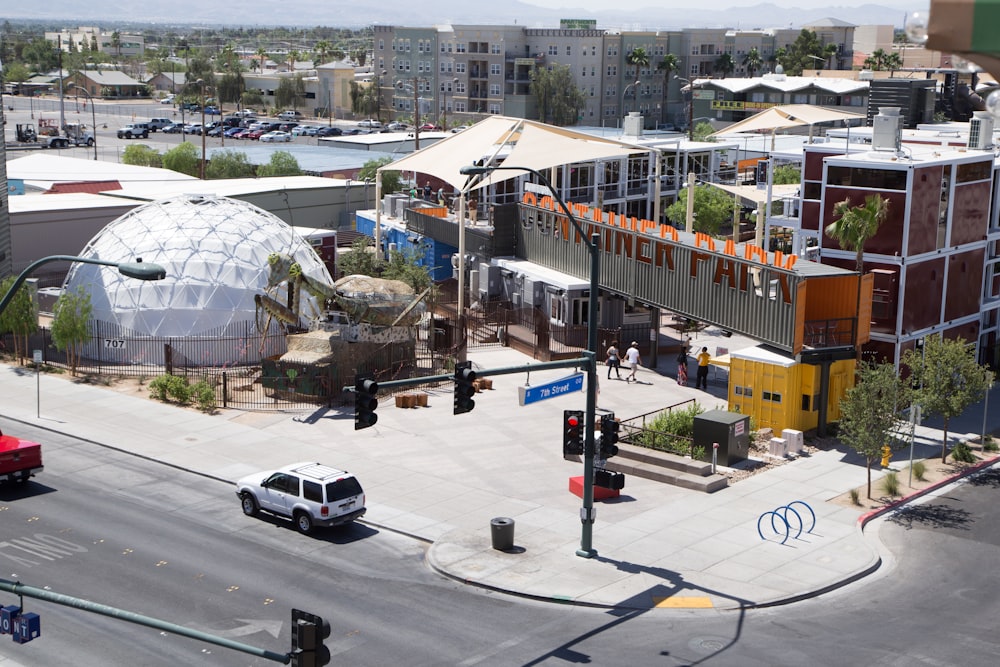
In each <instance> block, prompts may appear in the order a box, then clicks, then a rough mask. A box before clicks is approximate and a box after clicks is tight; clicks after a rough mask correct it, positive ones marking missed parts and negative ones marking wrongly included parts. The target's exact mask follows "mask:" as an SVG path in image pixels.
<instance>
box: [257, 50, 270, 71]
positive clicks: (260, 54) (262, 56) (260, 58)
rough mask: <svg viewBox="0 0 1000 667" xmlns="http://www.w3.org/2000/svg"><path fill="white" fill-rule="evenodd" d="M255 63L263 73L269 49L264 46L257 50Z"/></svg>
mask: <svg viewBox="0 0 1000 667" xmlns="http://www.w3.org/2000/svg"><path fill="white" fill-rule="evenodd" d="M256 56H257V57H256V58H255V62H256V63H257V71H258V72H261V73H263V71H264V63H266V62H267V49H265V48H264V47H263V46H261V47H258V48H257V53H256Z"/></svg>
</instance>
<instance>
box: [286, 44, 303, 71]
mask: <svg viewBox="0 0 1000 667" xmlns="http://www.w3.org/2000/svg"><path fill="white" fill-rule="evenodd" d="M301 58H302V54H301V53H300V52H299V51H298V50H297V49H292V50H291V51H289V52H288V59H287V61H286V62H287V63H288V71H289V72H294V71H295V63H297V62H298V61H299V60H300V59H301Z"/></svg>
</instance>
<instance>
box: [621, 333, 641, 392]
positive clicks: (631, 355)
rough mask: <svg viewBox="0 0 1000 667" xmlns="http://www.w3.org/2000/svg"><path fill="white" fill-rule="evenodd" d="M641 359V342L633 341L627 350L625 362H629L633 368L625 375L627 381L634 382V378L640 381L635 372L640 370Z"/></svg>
mask: <svg viewBox="0 0 1000 667" xmlns="http://www.w3.org/2000/svg"><path fill="white" fill-rule="evenodd" d="M641 361H642V358H641V357H640V356H639V343H637V342H635V341H632V344H631V345H629V347H628V349H627V350H625V363H627V364H628V366H629V368H630V369H631V372H630V373H629V374H628V375H626V376H625V382H632V381H633V380H635V381H636V382H638V381H639V378H637V377H636V376H635V372H636V371H637V370H639V363H640V362H641Z"/></svg>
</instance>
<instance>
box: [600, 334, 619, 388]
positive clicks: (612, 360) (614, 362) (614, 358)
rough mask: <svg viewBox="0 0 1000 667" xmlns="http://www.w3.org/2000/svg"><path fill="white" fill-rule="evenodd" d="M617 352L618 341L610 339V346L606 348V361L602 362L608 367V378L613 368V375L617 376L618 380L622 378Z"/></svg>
mask: <svg viewBox="0 0 1000 667" xmlns="http://www.w3.org/2000/svg"><path fill="white" fill-rule="evenodd" d="M619 354H620V353H619V352H618V341H616V340H613V341H611V347H609V348H608V353H607V361H605V362H604V363H605V365H607V367H608V379H609V380H610V379H611V371H612V370H614V372H615V375H616V376H617V377H618V379H619V380H621V379H622V373H621V366H622V363H621V357H620V356H619Z"/></svg>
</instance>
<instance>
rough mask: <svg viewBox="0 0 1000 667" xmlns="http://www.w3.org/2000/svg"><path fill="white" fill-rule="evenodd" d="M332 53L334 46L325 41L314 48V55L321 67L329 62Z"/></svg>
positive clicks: (320, 41)
mask: <svg viewBox="0 0 1000 667" xmlns="http://www.w3.org/2000/svg"><path fill="white" fill-rule="evenodd" d="M332 52H333V46H332V45H331V44H330V42H328V41H327V40H325V39H321V40H319V41H318V42H316V44H315V45H314V46H313V54H314V55H315V58H316V60H317V61H318V64H320V65H322V64H324V63H327V62H329V60H328V58H329V57H330V53H332Z"/></svg>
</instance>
